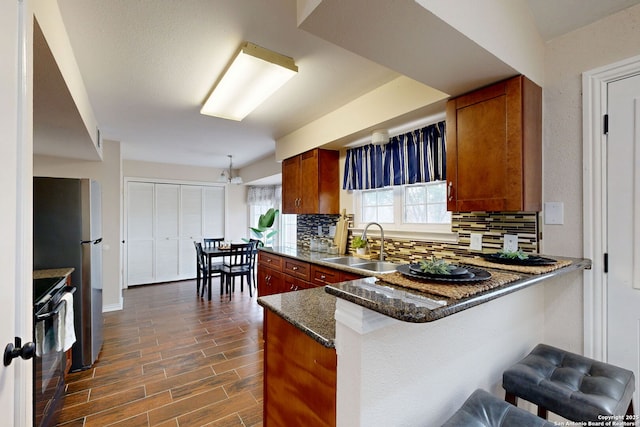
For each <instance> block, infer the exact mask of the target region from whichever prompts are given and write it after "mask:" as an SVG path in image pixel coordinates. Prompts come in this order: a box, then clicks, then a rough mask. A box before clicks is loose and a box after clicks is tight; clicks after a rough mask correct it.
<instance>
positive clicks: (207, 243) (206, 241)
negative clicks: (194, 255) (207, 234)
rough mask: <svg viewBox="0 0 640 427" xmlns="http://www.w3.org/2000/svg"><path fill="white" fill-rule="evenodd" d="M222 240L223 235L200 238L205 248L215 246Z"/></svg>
mask: <svg viewBox="0 0 640 427" xmlns="http://www.w3.org/2000/svg"><path fill="white" fill-rule="evenodd" d="M222 242H224V237H213V238H205V239H202V246H203V247H205V248H217V247H219V246H220V243H222Z"/></svg>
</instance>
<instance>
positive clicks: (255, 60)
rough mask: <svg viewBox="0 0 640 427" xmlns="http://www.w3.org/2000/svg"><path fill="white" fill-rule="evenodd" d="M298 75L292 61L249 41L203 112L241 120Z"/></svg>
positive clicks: (206, 102) (216, 87)
mask: <svg viewBox="0 0 640 427" xmlns="http://www.w3.org/2000/svg"><path fill="white" fill-rule="evenodd" d="M297 72H298V67H297V66H296V64H295V62H294V61H293V59H292V58H289V57H288V56H284V55H281V54H279V53H276V52H272V51H270V50H268V49H265V48H263V47H260V46H258V45H255V44H253V43H249V42H245V43H243V45H242V46H241V47H240V50H239V51H238V53H237V54H236V56H235V58H234V59H233V61H232V62H231V64H230V65H229V66H228V67H227V69H226V70H225V72H224V74H223V75H222V77H221V78H220V79H219V80H218V82H217V83H216V85H215V86H214V87H213V89H212V90H211V94H209V97H208V98H207V100H206V101H205V103H204V105H203V106H202V109H201V110H200V113H201V114H206V115H208V116H215V117H221V118H223V119H230V120H237V121H240V120H242V119H244V118H245V117H246V116H247V115H248V114H249V113H251V112H252V111H253V110H254V109H255V108H256V107H257V106H258V105H260V104H262V102H263V101H264V100H266V99H267V98H268V97H269V96H271V94H273V93H274V92H275V91H276V90H278V88H280V87H281V86H282V85H283V84H285V83H286V82H287V81H288V80H289V79H290V78H291V77H293V76H294V75H295V74H296V73H297Z"/></svg>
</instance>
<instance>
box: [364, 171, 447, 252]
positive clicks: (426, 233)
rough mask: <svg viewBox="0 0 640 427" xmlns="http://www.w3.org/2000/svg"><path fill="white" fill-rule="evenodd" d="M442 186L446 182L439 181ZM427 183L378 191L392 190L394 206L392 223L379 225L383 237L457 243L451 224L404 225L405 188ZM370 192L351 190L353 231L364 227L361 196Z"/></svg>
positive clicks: (373, 229) (374, 230)
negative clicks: (381, 228) (382, 230)
mask: <svg viewBox="0 0 640 427" xmlns="http://www.w3.org/2000/svg"><path fill="white" fill-rule="evenodd" d="M440 182H442V183H443V185H446V181H440ZM428 184H429V183H417V184H406V185H397V186H390V187H384V188H380V189H372V190H373V191H376V190H383V189H392V190H393V200H394V203H393V206H394V222H393V223H389V222H386V223H383V222H380V225H381V226H382V227H383V229H384V234H385V237H387V236H388V237H398V238H411V239H412V240H421V239H428V240H436V241H446V242H455V241H457V238H458V234H457V233H454V232H452V231H451V223H444V224H420V223H406V222H405V221H404V204H405V187H408V186H417V185H428ZM372 190H353V191H352V195H353V212H354V230H355V231H361V230H363V229H364V227H365V226H366V223H365V222H364V221H363V218H362V194H363V192H365V191H372ZM371 230H372V231H373V233H372V234H374V235H375V233H376V230H378V229H377V228H372V229H371Z"/></svg>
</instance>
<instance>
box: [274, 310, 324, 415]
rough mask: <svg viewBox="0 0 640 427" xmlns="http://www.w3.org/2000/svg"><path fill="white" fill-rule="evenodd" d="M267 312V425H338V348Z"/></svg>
mask: <svg viewBox="0 0 640 427" xmlns="http://www.w3.org/2000/svg"><path fill="white" fill-rule="evenodd" d="M264 312H265V319H264V340H265V344H264V425H265V426H296V425H307V426H326V427H329V426H335V425H336V387H337V386H336V384H337V356H336V351H335V349H333V348H327V347H323V346H322V345H320V344H319V343H318V342H316V341H314V340H313V339H312V338H310V337H309V336H308V335H306V334H305V333H303V332H301V331H300V330H299V329H298V328H296V327H295V326H293V325H292V324H290V323H289V322H287V321H286V320H284V319H282V318H281V317H280V316H278V315H277V314H275V313H273V312H272V311H271V310H265V311H264Z"/></svg>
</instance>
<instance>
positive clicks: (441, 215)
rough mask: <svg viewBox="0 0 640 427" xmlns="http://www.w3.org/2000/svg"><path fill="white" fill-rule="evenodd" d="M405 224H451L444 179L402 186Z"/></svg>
mask: <svg viewBox="0 0 640 427" xmlns="http://www.w3.org/2000/svg"><path fill="white" fill-rule="evenodd" d="M403 200H404V204H403V211H404V215H403V218H404V222H405V224H451V212H447V187H446V184H445V183H444V181H439V182H430V183H428V184H420V185H405V186H404V197H403Z"/></svg>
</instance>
